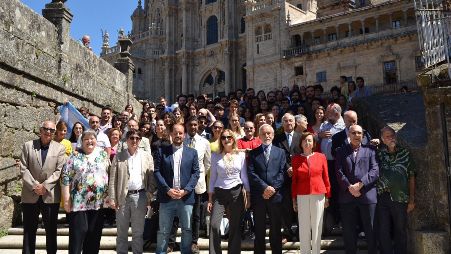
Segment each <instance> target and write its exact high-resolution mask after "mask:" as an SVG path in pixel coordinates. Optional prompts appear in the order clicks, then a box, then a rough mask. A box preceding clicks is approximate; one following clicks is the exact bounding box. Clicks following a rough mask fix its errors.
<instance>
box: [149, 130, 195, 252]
mask: <svg viewBox="0 0 451 254" xmlns="http://www.w3.org/2000/svg"><path fill="white" fill-rule="evenodd" d="M184 137H185V129H184V127H183V125H180V124H175V125H174V126H173V128H172V132H171V138H172V146H163V147H161V148H160V149H159V150H158V152H157V153H156V156H155V170H154V176H155V181H156V183H157V186H158V201H159V202H160V210H159V230H158V235H157V247H156V250H155V252H156V253H158V254H159V253H166V250H167V247H168V238H169V234H170V231H171V228H172V225H173V220H174V217H175V216H177V217H178V218H179V220H180V223H181V226H182V242H181V252H182V253H191V243H192V230H191V215H192V211H193V205H194V189H195V187H196V185H197V182H198V180H199V160H198V156H197V151H196V150H194V149H193V148H190V147H187V146H183V139H184Z"/></svg>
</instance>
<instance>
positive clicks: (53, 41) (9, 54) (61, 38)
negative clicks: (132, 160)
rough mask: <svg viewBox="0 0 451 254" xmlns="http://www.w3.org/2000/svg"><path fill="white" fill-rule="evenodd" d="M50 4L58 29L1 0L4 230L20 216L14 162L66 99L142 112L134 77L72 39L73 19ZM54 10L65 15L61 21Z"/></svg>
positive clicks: (0, 198)
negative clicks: (134, 92)
mask: <svg viewBox="0 0 451 254" xmlns="http://www.w3.org/2000/svg"><path fill="white" fill-rule="evenodd" d="M50 5H51V4H50ZM50 5H48V6H47V7H52V8H53V10H49V11H48V12H47V14H48V15H49V16H51V17H52V18H53V19H52V18H50V19H51V20H52V22H53V23H55V24H56V25H54V24H53V23H52V22H50V21H49V20H47V19H45V18H44V17H42V16H40V15H39V14H37V13H35V12H33V11H32V10H31V9H29V8H28V7H26V6H25V5H23V4H22V3H21V2H20V1H18V0H3V1H0V91H1V92H0V192H1V194H0V208H2V209H3V208H5V209H3V210H2V215H3V214H4V215H5V216H6V217H3V216H0V221H2V223H0V227H8V226H11V221H12V219H11V218H13V217H14V216H15V215H17V205H16V206H14V205H13V206H11V202H12V200H11V198H8V197H12V198H13V199H14V200H15V202H16V204H17V202H18V201H19V200H20V190H21V184H20V181H17V180H18V179H19V171H18V170H17V169H16V167H15V166H14V162H15V160H14V159H15V158H18V157H19V156H20V152H21V146H22V144H23V143H24V142H25V141H27V140H31V139H35V138H37V135H36V134H37V133H38V128H39V125H40V123H41V122H42V121H44V120H46V119H50V120H57V119H58V116H57V113H56V107H57V106H58V105H60V104H61V103H63V102H64V101H66V100H67V101H70V102H72V103H73V104H74V105H75V106H77V107H81V106H86V107H88V108H89V109H90V110H91V112H94V113H96V114H99V113H100V110H101V107H102V106H103V105H107V104H109V105H111V106H112V107H113V109H114V110H115V111H120V110H123V109H124V107H125V105H126V104H127V103H131V104H132V105H134V108H135V109H137V110H140V108H141V107H140V104H139V102H137V101H136V100H135V99H133V96H132V95H131V93H130V92H129V91H131V77H130V75H129V74H128V75H124V74H123V73H121V72H120V71H118V70H117V69H115V68H114V67H113V66H111V65H110V64H108V63H107V62H106V61H104V60H101V59H99V58H98V57H97V56H96V55H95V54H94V53H93V52H92V51H90V50H88V49H87V48H85V47H83V46H82V45H81V44H79V43H78V42H77V41H75V40H73V39H71V38H70V37H69V35H68V34H69V33H68V31H69V25H70V21H71V20H72V15H71V14H70V12H69V11H68V10H67V9H66V8H65V6H64V5H63V4H60V5H58V4H57V5H52V6H50ZM55 8H56V9H57V10H56V11H60V12H61V11H62V13H63V15H62V18H61V19H60V20H58V19H57V18H55V15H53V13H52V12H53V11H55V10H54V9H55ZM58 8H59V9H58ZM52 15H53V16H52ZM130 66H132V64H130ZM130 73H131V72H130ZM11 207H12V208H11ZM14 207H16V208H14ZM6 208H7V209H6ZM14 210H16V212H15V213H14V212H13V211H14ZM3 222H4V223H3Z"/></svg>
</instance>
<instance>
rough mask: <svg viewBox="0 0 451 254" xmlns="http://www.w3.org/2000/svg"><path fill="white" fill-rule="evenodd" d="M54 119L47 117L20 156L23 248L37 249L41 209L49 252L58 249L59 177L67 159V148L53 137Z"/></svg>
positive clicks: (24, 146)
mask: <svg viewBox="0 0 451 254" xmlns="http://www.w3.org/2000/svg"><path fill="white" fill-rule="evenodd" d="M55 131H56V127H55V123H54V122H52V121H45V122H43V123H42V124H41V127H40V129H39V133H40V138H39V139H36V140H31V141H28V142H26V143H25V144H24V145H23V148H22V155H21V158H20V163H19V166H20V174H21V177H22V183H23V188H22V194H21V199H22V208H23V209H22V210H23V225H24V226H23V227H24V236H23V250H22V253H24V254H29V253H34V252H35V249H36V231H37V229H38V220H39V213H42V219H43V221H44V227H45V235H46V249H47V253H52V254H55V253H56V250H57V243H56V226H57V220H58V209H59V203H60V200H61V189H60V184H59V178H60V174H61V169H62V168H63V165H64V163H65V162H66V155H65V152H66V149H65V148H64V146H63V145H61V144H60V143H58V142H55V141H53V140H52V139H53V134H54V133H55Z"/></svg>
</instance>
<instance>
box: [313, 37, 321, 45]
mask: <svg viewBox="0 0 451 254" xmlns="http://www.w3.org/2000/svg"><path fill="white" fill-rule="evenodd" d="M313 44H315V45H316V44H321V37H319V36H317V37H315V38H313Z"/></svg>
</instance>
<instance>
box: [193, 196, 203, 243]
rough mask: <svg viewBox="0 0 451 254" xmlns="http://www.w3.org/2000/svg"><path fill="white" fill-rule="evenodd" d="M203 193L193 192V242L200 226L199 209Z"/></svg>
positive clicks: (196, 237) (197, 237)
mask: <svg viewBox="0 0 451 254" xmlns="http://www.w3.org/2000/svg"><path fill="white" fill-rule="evenodd" d="M202 196H203V194H194V205H193V214H192V215H191V216H192V217H191V224H192V226H191V228H192V230H193V243H195V244H197V240H198V239H199V228H200V210H201V206H200V205H201V203H202Z"/></svg>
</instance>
